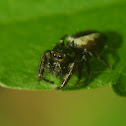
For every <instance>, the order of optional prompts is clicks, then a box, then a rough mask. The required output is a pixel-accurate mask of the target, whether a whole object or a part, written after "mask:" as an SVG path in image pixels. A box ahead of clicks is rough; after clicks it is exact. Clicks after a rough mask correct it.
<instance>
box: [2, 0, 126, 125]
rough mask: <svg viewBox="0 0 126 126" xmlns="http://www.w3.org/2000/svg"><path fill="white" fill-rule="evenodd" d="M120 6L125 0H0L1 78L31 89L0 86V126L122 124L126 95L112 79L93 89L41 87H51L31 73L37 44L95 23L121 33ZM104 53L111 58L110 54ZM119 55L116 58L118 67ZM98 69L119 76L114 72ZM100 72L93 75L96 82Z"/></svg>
mask: <svg viewBox="0 0 126 126" xmlns="http://www.w3.org/2000/svg"><path fill="white" fill-rule="evenodd" d="M125 12H126V1H125V0H95V1H94V0H77V1H76V0H62V1H58V0H33V1H30V0H27V1H26V0H1V1H0V57H1V59H0V84H1V85H2V86H5V87H10V88H18V89H21V88H23V89H32V90H34V89H35V90H36V91H28V90H18V89H17V90H16V89H8V88H2V87H0V126H125V125H126V119H125V118H126V98H125V97H120V96H118V95H117V94H116V93H115V92H114V91H113V89H112V88H111V86H110V85H108V84H109V82H110V80H111V79H108V80H107V79H106V82H105V84H104V87H102V86H103V85H102V84H101V83H100V84H101V88H96V89H89V90H88V89H83V90H73V91H57V90H54V89H50V90H42V91H41V89H47V88H52V87H51V86H50V87H48V86H46V85H47V84H45V85H44V84H40V85H38V83H37V82H36V77H35V75H36V66H37V65H38V62H39V59H40V55H41V53H42V50H43V51H45V50H47V49H49V48H52V47H53V46H54V45H55V43H57V42H58V41H59V38H60V37H61V36H62V35H64V34H66V32H67V33H70V34H72V33H75V32H77V31H81V30H88V29H95V30H100V31H115V32H119V33H120V34H121V35H122V36H126V34H125V26H126V20H125V19H126V16H125ZM51 42H52V43H51ZM116 44H117V43H116ZM121 44H122V42H119V44H117V45H113V47H115V46H116V49H119V48H120V47H121ZM110 45H111V44H110ZM123 48H124V49H125V46H123ZM19 52H21V53H19ZM117 52H119V54H121V53H120V51H118V50H117ZM115 54H116V53H115ZM124 56H125V52H124V53H123V56H122V59H124ZM107 57H109V62H110V64H114V63H113V59H112V58H111V57H112V55H109V56H107ZM111 59H112V60H111ZM124 61H125V60H123V61H122V62H121V64H119V65H118V64H116V65H117V66H116V68H117V69H118V70H119V71H120V68H121V67H120V66H123V64H125V62H124ZM98 65H99V64H98ZM99 66H100V65H99ZM93 69H95V68H93ZM96 69H97V68H96ZM94 74H97V73H94ZM100 75H101V76H102V75H103V76H102V78H104V77H106V78H107V77H108V76H109V77H110V78H111V77H113V76H117V77H118V74H116V73H114V72H113V74H112V75H111V74H109V72H108V73H105V72H104V73H103V74H102V71H101V74H100ZM100 75H96V79H94V81H95V84H96V87H100V84H99V85H97V83H96V82H97V76H100ZM104 79H105V78H104ZM113 82H115V80H113V81H112V82H111V83H113ZM4 84H5V85H4ZM43 85H44V86H43ZM91 87H92V88H94V87H95V86H94V85H93V83H92V84H91ZM38 89H39V91H37V90H38Z"/></svg>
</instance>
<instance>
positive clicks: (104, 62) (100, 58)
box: [92, 52, 112, 70]
mask: <svg viewBox="0 0 126 126" xmlns="http://www.w3.org/2000/svg"><path fill="white" fill-rule="evenodd" d="M92 55H93V56H94V57H96V58H97V59H98V60H99V61H101V62H102V63H103V64H105V65H106V66H107V67H108V68H109V69H110V70H112V67H111V66H110V65H109V64H108V62H107V61H106V60H105V59H104V58H103V57H102V56H100V55H99V54H98V53H96V52H93V53H92Z"/></svg>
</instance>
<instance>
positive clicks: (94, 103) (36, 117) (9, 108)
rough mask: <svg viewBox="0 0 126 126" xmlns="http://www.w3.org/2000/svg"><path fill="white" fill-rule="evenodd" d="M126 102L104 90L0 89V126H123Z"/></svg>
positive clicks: (105, 88)
mask: <svg viewBox="0 0 126 126" xmlns="http://www.w3.org/2000/svg"><path fill="white" fill-rule="evenodd" d="M125 117H126V99H125V98H124V97H120V96H117V95H116V94H115V93H114V92H113V91H112V89H111V88H110V87H109V86H107V87H103V88H98V89H91V90H78V91H69V92H62V91H56V90H49V91H18V90H12V89H11V90H10V89H4V88H0V126H59V125H60V126H64V125H65V126H84V125H86V126H124V125H125V124H126V119H125Z"/></svg>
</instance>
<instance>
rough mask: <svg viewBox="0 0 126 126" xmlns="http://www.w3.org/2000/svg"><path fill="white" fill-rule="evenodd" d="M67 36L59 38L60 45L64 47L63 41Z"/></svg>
mask: <svg viewBox="0 0 126 126" xmlns="http://www.w3.org/2000/svg"><path fill="white" fill-rule="evenodd" d="M67 36H68V35H67V34H66V35H64V36H62V37H61V39H60V43H61V44H62V45H64V40H65V39H66V38H67Z"/></svg>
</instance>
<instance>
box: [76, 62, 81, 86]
mask: <svg viewBox="0 0 126 126" xmlns="http://www.w3.org/2000/svg"><path fill="white" fill-rule="evenodd" d="M82 70H83V64H82V61H81V62H80V63H79V65H78V80H77V81H76V83H75V85H76V84H78V83H79V82H80V80H81V78H82Z"/></svg>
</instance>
